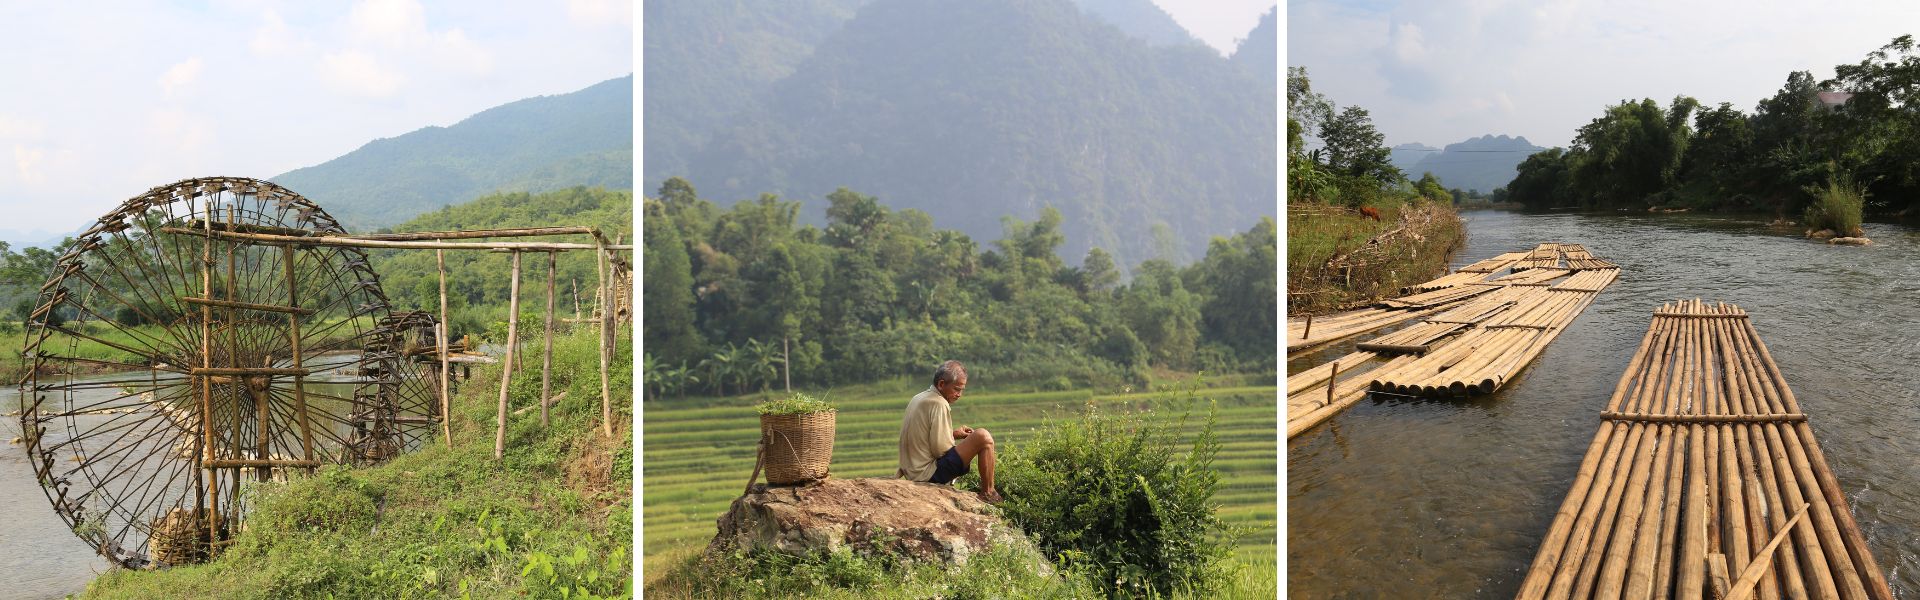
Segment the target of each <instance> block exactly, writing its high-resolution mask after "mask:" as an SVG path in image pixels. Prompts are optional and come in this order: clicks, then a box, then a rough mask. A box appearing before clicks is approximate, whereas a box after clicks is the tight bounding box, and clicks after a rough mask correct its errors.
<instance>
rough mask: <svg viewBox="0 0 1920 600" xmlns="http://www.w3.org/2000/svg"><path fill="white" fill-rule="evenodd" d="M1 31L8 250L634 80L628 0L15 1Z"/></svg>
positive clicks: (1, 234)
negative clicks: (155, 191)
mask: <svg viewBox="0 0 1920 600" xmlns="http://www.w3.org/2000/svg"><path fill="white" fill-rule="evenodd" d="M0 23H7V24H9V25H10V27H9V28H8V33H7V35H5V36H0V56H5V57H7V60H5V61H0V82H4V83H0V209H4V210H5V211H6V212H5V214H6V215H7V216H6V218H5V219H0V239H5V238H7V237H13V238H14V239H20V237H21V234H23V233H25V232H33V231H36V230H37V231H44V232H48V233H54V234H59V233H66V232H71V231H73V230H76V229H80V228H83V227H84V226H86V225H87V224H89V223H91V222H92V221H93V220H94V219H96V218H98V217H99V216H100V215H101V214H104V213H106V212H107V211H108V210H110V209H111V208H112V207H114V206H117V205H118V204H119V203H120V202H122V201H124V200H126V199H127V198H129V197H132V196H134V195H137V194H139V193H140V192H143V191H145V190H146V189H147V188H149V187H152V186H155V185H160V184H165V183H170V182H172V181H175V180H178V179H182V178H186V177H198V176H206V175H239V176H249V177H261V178H266V177H271V176H274V175H278V174H280V173H282V172H285V171H288V170H291V169H294V168H298V167H303V166H308V165H313V164H318V163H320V162H324V161H326V160H329V159H332V158H334V157H336V156H339V155H341V154H345V153H347V152H349V151H352V150H353V149H355V148H358V147H359V146H360V145H362V144H365V143H366V142H368V141H371V140H373V139H376V138H381V137H393V136H397V135H400V134H404V133H406V132H408V131H412V130H414V129H418V128H420V127H423V126H427V125H442V126H444V125H451V124H453V123H455V122H457V121H459V120H460V119H462V118H465V117H466V116H468V115H471V114H473V113H475V112H479V111H481V110H485V109H486V108H489V107H492V106H495V105H498V104H502V103H506V102H510V101H513V100H517V99H520V98H525V97H530V96H538V95H548V94H559V93H565V92H570V91H574V90H577V89H579V88H583V87H586V86H588V85H592V84H594V83H598V82H600V81H604V80H607V79H611V78H614V77H621V76H624V75H627V74H630V73H632V72H633V71H634V66H633V50H632V48H633V40H634V32H633V23H634V19H633V8H632V2H631V1H630V0H627V1H623V0H556V1H549V2H452V1H436V0H356V1H352V2H291V1H278V0H210V1H207V2H199V3H193V4H185V5H179V4H174V3H167V2H158V1H132V2H121V3H117V4H115V5H113V8H111V9H107V10H103V9H102V8H101V6H100V5H99V4H95V3H64V2H44V3H26V2H12V3H5V4H0ZM8 232H12V233H13V235H11V236H10V235H8Z"/></svg>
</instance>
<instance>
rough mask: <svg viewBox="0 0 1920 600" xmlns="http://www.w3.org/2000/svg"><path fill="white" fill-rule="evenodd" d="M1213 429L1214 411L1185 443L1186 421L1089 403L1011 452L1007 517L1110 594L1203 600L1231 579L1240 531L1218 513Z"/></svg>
mask: <svg viewBox="0 0 1920 600" xmlns="http://www.w3.org/2000/svg"><path fill="white" fill-rule="evenodd" d="M1185 396H1186V397H1188V398H1192V397H1193V396H1194V392H1193V391H1192V390H1191V389H1189V390H1188V391H1187V393H1186V394H1185ZM1214 421H1215V412H1214V410H1213V409H1212V408H1211V407H1210V408H1209V411H1208V414H1207V420H1206V422H1205V424H1204V425H1203V426H1202V427H1201V428H1200V429H1199V430H1198V432H1197V433H1196V434H1195V435H1194V436H1193V437H1192V438H1190V439H1189V440H1183V439H1182V436H1181V430H1183V429H1185V425H1186V417H1185V416H1182V417H1181V418H1180V419H1179V420H1178V422H1177V423H1168V422H1167V421H1166V420H1163V419H1158V418H1150V417H1148V416H1147V414H1146V413H1145V412H1119V413H1109V412H1105V411H1101V410H1099V409H1097V408H1096V407H1094V406H1092V405H1089V406H1088V407H1087V408H1086V410H1085V411H1084V412H1083V413H1082V414H1081V415H1079V417H1078V418H1076V419H1068V420H1062V421H1051V422H1049V423H1048V424H1047V425H1045V426H1044V431H1042V432H1040V433H1038V434H1036V435H1033V436H1031V437H1030V438H1029V439H1030V440H1032V441H1030V442H1027V443H1024V444H1021V445H1018V446H1010V447H1008V448H1007V450H1006V451H1005V453H1004V454H1003V455H1002V458H1001V459H1000V467H999V481H998V484H999V488H1000V490H1001V492H1002V493H1003V494H1004V495H1005V497H1006V501H1005V502H1004V503H1002V504H1001V505H1000V508H1001V510H1002V511H1003V512H1004V514H1005V515H1006V517H1007V518H1008V519H1009V520H1010V521H1012V522H1013V523H1015V524H1016V525H1018V526H1019V527H1020V528H1021V529H1023V530H1025V531H1026V532H1027V534H1028V535H1029V536H1031V537H1032V538H1033V540H1034V541H1035V542H1036V543H1037V544H1039V546H1040V548H1041V550H1042V551H1044V552H1046V553H1047V555H1048V556H1050V557H1052V558H1053V559H1054V560H1055V561H1056V562H1057V563H1059V564H1061V566H1062V568H1063V569H1064V570H1068V571H1074V572H1079V573H1082V574H1084V575H1085V576H1086V577H1088V579H1089V580H1090V581H1091V582H1092V583H1093V584H1094V585H1096V586H1098V587H1099V588H1100V589H1101V590H1102V591H1103V592H1105V593H1106V594H1108V595H1109V596H1120V597H1141V596H1165V595H1171V594H1173V593H1175V592H1176V591H1181V592H1188V593H1195V594H1199V595H1206V594H1207V592H1209V591H1210V590H1213V589H1215V588H1217V587H1218V586H1220V585H1222V584H1223V583H1224V582H1225V581H1226V580H1228V579H1230V578H1231V576H1232V573H1231V570H1232V567H1231V562H1230V560H1229V559H1230V558H1231V555H1232V547H1233V546H1232V543H1233V542H1232V539H1233V534H1234V532H1233V531H1232V528H1230V527H1228V526H1227V525H1226V524H1225V523H1224V522H1223V521H1221V520H1220V518H1219V517H1218V516H1217V515H1215V514H1214V507H1215V505H1214V501H1213V495H1214V493H1215V492H1216V491H1217V490H1218V489H1219V486H1220V478H1221V475H1220V472H1219V471H1218V470H1216V469H1214V468H1213V460H1214V457H1215V456H1216V455H1218V453H1219V451H1220V448H1221V443H1220V441H1219V439H1218V438H1216V437H1215V435H1214ZM1183 446H1184V448H1183Z"/></svg>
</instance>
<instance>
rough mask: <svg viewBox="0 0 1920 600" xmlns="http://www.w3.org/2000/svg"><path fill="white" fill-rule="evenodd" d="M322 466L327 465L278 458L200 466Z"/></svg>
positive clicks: (217, 461) (210, 462)
mask: <svg viewBox="0 0 1920 600" xmlns="http://www.w3.org/2000/svg"><path fill="white" fill-rule="evenodd" d="M322 464H325V463H322V462H320V461H317V460H300V459H279V458H276V459H259V458H243V459H209V460H204V461H200V466H202V467H206V468H209V469H227V468H234V467H318V466H320V465H322Z"/></svg>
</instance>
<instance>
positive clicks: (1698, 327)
mask: <svg viewBox="0 0 1920 600" xmlns="http://www.w3.org/2000/svg"><path fill="white" fill-rule="evenodd" d="M1600 417H1601V424H1600V429H1599V432H1598V433H1596V434H1595V435H1594V438H1593V442H1592V443H1591V444H1590V445H1589V446H1588V448H1587V453H1586V457H1585V458H1584V459H1583V460H1582V461H1581V463H1580V470H1579V474H1578V476H1577V477H1576V478H1575V479H1574V482H1573V487H1572V489H1570V490H1569V491H1568V493H1567V496H1566V500H1565V501H1564V502H1563V503H1562V504H1561V505H1560V510H1559V512H1558V513H1557V514H1556V515H1555V517H1554V520H1553V525H1552V526H1551V527H1550V528H1549V529H1548V531H1547V534H1546V537H1545V539H1544V540H1542V542H1541V544H1540V551H1539V554H1537V555H1536V556H1535V558H1534V561H1533V565H1532V567H1531V569H1530V570H1529V572H1528V573H1527V577H1526V579H1525V580H1524V581H1523V582H1522V584H1521V589H1520V593H1519V594H1518V597H1519V598H1523V599H1537V598H1569V597H1573V598H1586V597H1590V596H1591V597H1598V598H1615V597H1621V596H1623V595H1624V596H1626V597H1630V598H1648V597H1654V596H1658V597H1660V598H1667V597H1675V598H1681V599H1685V600H1693V599H1698V598H1702V597H1710V598H1749V597H1755V598H1763V599H1768V600H1773V599H1777V598H1822V599H1825V598H1845V599H1849V600H1851V599H1872V600H1891V599H1892V598H1893V594H1892V592H1891V590H1890V589H1889V588H1888V585H1887V580H1886V577H1885V576H1884V575H1883V574H1882V572H1881V571H1880V569H1879V567H1878V566H1876V564H1875V563H1874V560H1873V554H1872V553H1871V552H1870V551H1869V550H1868V548H1867V544H1866V539H1865V538H1864V536H1862V534H1861V532H1860V528H1859V527H1858V525H1857V524H1856V523H1855V522H1854V519H1853V515H1852V513H1851V512H1850V511H1849V510H1848V508H1847V502H1846V494H1845V490H1843V489H1842V488H1841V487H1840V485H1839V482H1838V481H1837V480H1836V479H1835V478H1834V475H1833V471H1832V469H1831V468H1829V466H1828V464H1827V460H1826V457H1825V456H1824V455H1823V454H1822V453H1821V451H1820V446H1819V444H1818V443H1816V442H1815V441H1814V439H1813V431H1812V429H1811V428H1809V426H1808V425H1807V417H1806V415H1805V414H1803V413H1801V412H1800V405H1799V402H1798V401H1797V400H1796V399H1795V398H1794V395H1793V390H1792V389H1791V388H1789V387H1788V386H1787V382H1786V380H1785V378H1784V377H1782V376H1781V374H1780V368H1779V366H1778V365H1776V364H1775V363H1774V361H1773V356H1772V354H1771V353H1769V352H1768V351H1767V347H1766V345H1765V344H1764V343H1762V342H1761V341H1760V335H1759V332H1758V331H1757V330H1756V329H1755V328H1754V326H1753V324H1752V323H1751V322H1750V321H1749V320H1748V319H1747V313H1746V312H1745V311H1742V310H1741V309H1740V308H1739V307H1737V306H1733V305H1730V304H1724V303H1719V304H1708V303H1704V302H1701V301H1699V300H1693V301H1690V302H1680V303H1675V304H1667V305H1664V306H1661V307H1660V309H1659V310H1657V311H1655V312H1654V317H1653V323H1652V325H1651V326H1649V327H1648V329H1647V334H1646V337H1645V338H1643V339H1642V340H1641V342H1640V349H1639V351H1638V352H1636V353H1635V354H1634V356H1633V359H1632V361H1631V362H1630V363H1629V364H1628V366H1627V369H1626V372H1625V373H1622V374H1621V376H1620V382H1619V385H1618V386H1617V387H1616V388H1615V389H1614V392H1613V396H1612V397H1611V398H1610V399H1609V400H1608V401H1607V407H1606V411H1605V412H1602V413H1601V414H1600Z"/></svg>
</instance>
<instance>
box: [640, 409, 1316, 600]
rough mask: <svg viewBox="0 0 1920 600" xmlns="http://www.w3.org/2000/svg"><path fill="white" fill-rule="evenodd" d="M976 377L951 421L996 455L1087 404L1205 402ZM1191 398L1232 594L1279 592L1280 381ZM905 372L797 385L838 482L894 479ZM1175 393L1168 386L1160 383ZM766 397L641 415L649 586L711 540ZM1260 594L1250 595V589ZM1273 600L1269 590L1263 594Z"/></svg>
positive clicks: (750, 454) (1171, 412)
mask: <svg viewBox="0 0 1920 600" xmlns="http://www.w3.org/2000/svg"><path fill="white" fill-rule="evenodd" d="M985 383H986V382H976V383H975V385H973V386H972V387H970V388H969V389H968V390H967V395H966V396H965V397H964V398H961V399H960V401H959V402H957V403H955V404H954V405H953V411H952V419H953V424H954V426H955V427H960V426H971V427H985V428H987V429H988V430H990V431H992V432H993V437H994V440H995V442H996V443H998V444H999V445H1000V446H1001V447H1002V452H1006V451H1007V449H1008V448H1014V449H1017V448H1018V446H1019V445H1020V444H1021V443H1023V442H1025V441H1026V440H1028V439H1031V436H1032V435H1034V434H1035V432H1036V431H1037V430H1038V429H1039V428H1040V426H1041V425H1042V424H1043V423H1044V422H1045V421H1046V420H1048V419H1061V418H1071V417H1074V416H1075V415H1077V414H1078V413H1079V412H1080V411H1081V410H1083V408H1084V407H1085V406H1086V405H1088V404H1089V403H1091V404H1093V405H1095V406H1097V407H1098V408H1099V409H1100V410H1150V411H1152V412H1153V413H1154V414H1157V415H1164V416H1165V418H1167V419H1171V420H1178V419H1179V418H1180V417H1181V415H1182V414H1187V413H1188V410H1187V407H1194V408H1193V409H1192V410H1191V414H1190V416H1188V418H1187V420H1186V423H1185V427H1186V428H1187V429H1188V430H1194V431H1197V430H1198V429H1199V427H1200V426H1201V425H1203V424H1204V422H1205V419H1206V410H1207V406H1206V403H1205V402H1194V401H1193V400H1188V399H1185V398H1184V397H1182V398H1176V397H1175V395H1174V394H1173V393H1171V392H1165V391H1153V392H1138V391H1129V390H1090V389H1080V390H1068V391H1047V392H1014V391H1008V392H1000V391H998V390H993V389H988V388H987V386H986V385H984V384H985ZM1206 385H1207V387H1205V388H1204V389H1201V390H1199V391H1198V392H1197V393H1196V395H1197V396H1198V398H1199V399H1201V400H1203V401H1204V400H1211V401H1213V402H1214V403H1215V405H1216V406H1217V407H1218V411H1219V412H1218V422H1217V424H1216V432H1217V434H1218V436H1219V438H1220V441H1221V442H1222V448H1221V451H1220V454H1219V456H1218V457H1216V458H1215V460H1214V467H1215V468H1217V469H1219V470H1220V471H1221V473H1222V475H1223V477H1222V479H1221V485H1220V488H1219V491H1218V492H1217V493H1216V494H1215V496H1214V500H1215V501H1216V502H1217V503H1218V505H1219V514H1220V516H1221V518H1222V519H1224V520H1225V521H1227V522H1228V523H1229V524H1230V525H1232V526H1234V527H1236V528H1238V529H1239V531H1240V536H1239V540H1238V541H1239V544H1238V548H1237V549H1236V551H1235V553H1234V558H1235V560H1236V561H1238V562H1240V563H1242V564H1244V565H1246V566H1247V567H1248V568H1247V569H1243V571H1242V575H1241V577H1240V578H1239V579H1240V580H1239V581H1237V582H1235V584H1234V585H1233V586H1232V587H1233V588H1234V589H1237V590H1250V589H1251V590H1258V589H1262V588H1264V589H1265V590H1273V589H1274V587H1273V586H1274V578H1275V570H1274V569H1275V567H1274V559H1275V554H1274V540H1275V524H1276V523H1277V520H1276V514H1277V511H1278V503H1277V498H1276V494H1275V470H1276V467H1277V464H1278V462H1277V460H1278V457H1277V448H1278V446H1277V445H1276V443H1275V431H1276V425H1277V424H1276V422H1275V415H1276V414H1277V412H1276V398H1277V396H1276V394H1277V393H1278V392H1277V388H1276V386H1275V385H1274V380H1273V379H1272V377H1271V376H1239V377H1235V376H1227V377H1213V376H1210V377H1209V381H1208V382H1207V384H1206ZM926 387H927V386H926V383H925V382H924V381H922V380H920V379H918V378H915V379H913V380H908V379H905V378H902V379H899V380H895V381H889V382H883V383H876V384H869V385H863V386H857V387H843V388H839V389H837V390H831V391H822V390H804V391H806V392H808V393H810V394H814V395H816V396H821V397H824V398H825V399H826V400H828V401H829V402H832V403H833V404H834V405H835V406H837V407H838V409H839V416H838V419H837V420H838V423H837V429H838V432H837V435H836V437H835V441H834V452H833V464H832V467H831V472H832V474H833V476H834V477H892V476H893V474H894V469H895V467H896V466H897V465H896V462H897V460H898V452H899V450H898V440H899V435H900V419H901V416H902V413H903V411H904V410H905V409H906V405H907V401H908V400H909V399H911V398H912V397H913V395H914V394H915V393H918V392H920V391H921V390H924V389H926ZM1162 387H1168V388H1171V387H1173V386H1162ZM768 397H770V396H769V395H748V396H735V397H727V398H713V397H689V398H669V399H663V400H648V401H646V403H645V406H644V409H643V410H644V412H643V413H642V414H641V419H642V424H641V429H642V433H641V436H642V437H641V440H642V443H641V447H642V459H643V460H644V462H643V464H642V465H641V469H642V476H641V477H642V482H641V485H642V486H643V488H642V493H643V502H644V504H643V506H642V517H641V518H642V520H641V523H642V536H643V543H644V552H645V559H644V563H643V566H642V568H643V571H644V575H645V577H646V580H647V581H653V580H655V579H656V578H658V577H660V576H661V575H663V574H665V573H666V571H667V570H668V569H669V568H670V567H671V566H673V565H675V564H677V563H678V562H679V561H682V560H684V559H686V558H687V557H688V556H690V555H692V554H696V553H698V552H699V551H700V550H701V549H702V548H703V547H705V545H706V543H707V541H708V540H710V539H712V538H713V534H714V527H715V519H718V518H719V517H720V513H722V512H724V511H725V510H726V509H727V506H728V504H730V503H731V502H733V500H734V499H735V498H737V497H739V496H740V494H741V490H742V489H744V488H745V487H746V484H747V477H748V476H749V475H752V473H753V462H754V443H755V442H756V441H758V439H759V435H760V421H759V417H758V416H757V415H756V414H755V413H754V412H753V405H754V404H757V403H759V402H760V401H761V400H763V399H766V398H768ZM1256 594H1257V592H1256ZM1266 594H1267V596H1268V597H1271V596H1272V592H1271V591H1268V592H1266Z"/></svg>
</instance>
